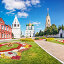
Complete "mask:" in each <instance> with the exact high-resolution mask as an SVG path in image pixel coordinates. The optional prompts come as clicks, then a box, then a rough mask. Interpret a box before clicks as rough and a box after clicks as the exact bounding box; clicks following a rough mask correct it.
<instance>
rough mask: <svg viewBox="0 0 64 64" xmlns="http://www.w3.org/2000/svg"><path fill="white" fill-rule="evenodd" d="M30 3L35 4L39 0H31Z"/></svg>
mask: <svg viewBox="0 0 64 64" xmlns="http://www.w3.org/2000/svg"><path fill="white" fill-rule="evenodd" d="M31 3H32V5H36V4H39V3H40V0H31Z"/></svg>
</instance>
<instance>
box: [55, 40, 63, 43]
mask: <svg viewBox="0 0 64 64" xmlns="http://www.w3.org/2000/svg"><path fill="white" fill-rule="evenodd" d="M56 41H58V42H61V43H64V40H56Z"/></svg>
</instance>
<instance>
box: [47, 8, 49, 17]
mask: <svg viewBox="0 0 64 64" xmlns="http://www.w3.org/2000/svg"><path fill="white" fill-rule="evenodd" d="M47 16H49V8H47Z"/></svg>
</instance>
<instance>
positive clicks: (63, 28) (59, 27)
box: [58, 24, 64, 32]
mask: <svg viewBox="0 0 64 64" xmlns="http://www.w3.org/2000/svg"><path fill="white" fill-rule="evenodd" d="M60 29H62V30H64V26H63V24H62V26H60V25H59V26H58V32H59V31H60Z"/></svg>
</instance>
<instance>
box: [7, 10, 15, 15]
mask: <svg viewBox="0 0 64 64" xmlns="http://www.w3.org/2000/svg"><path fill="white" fill-rule="evenodd" d="M14 11H15V10H11V11H9V12H6V14H14V13H13V12H14Z"/></svg>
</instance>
